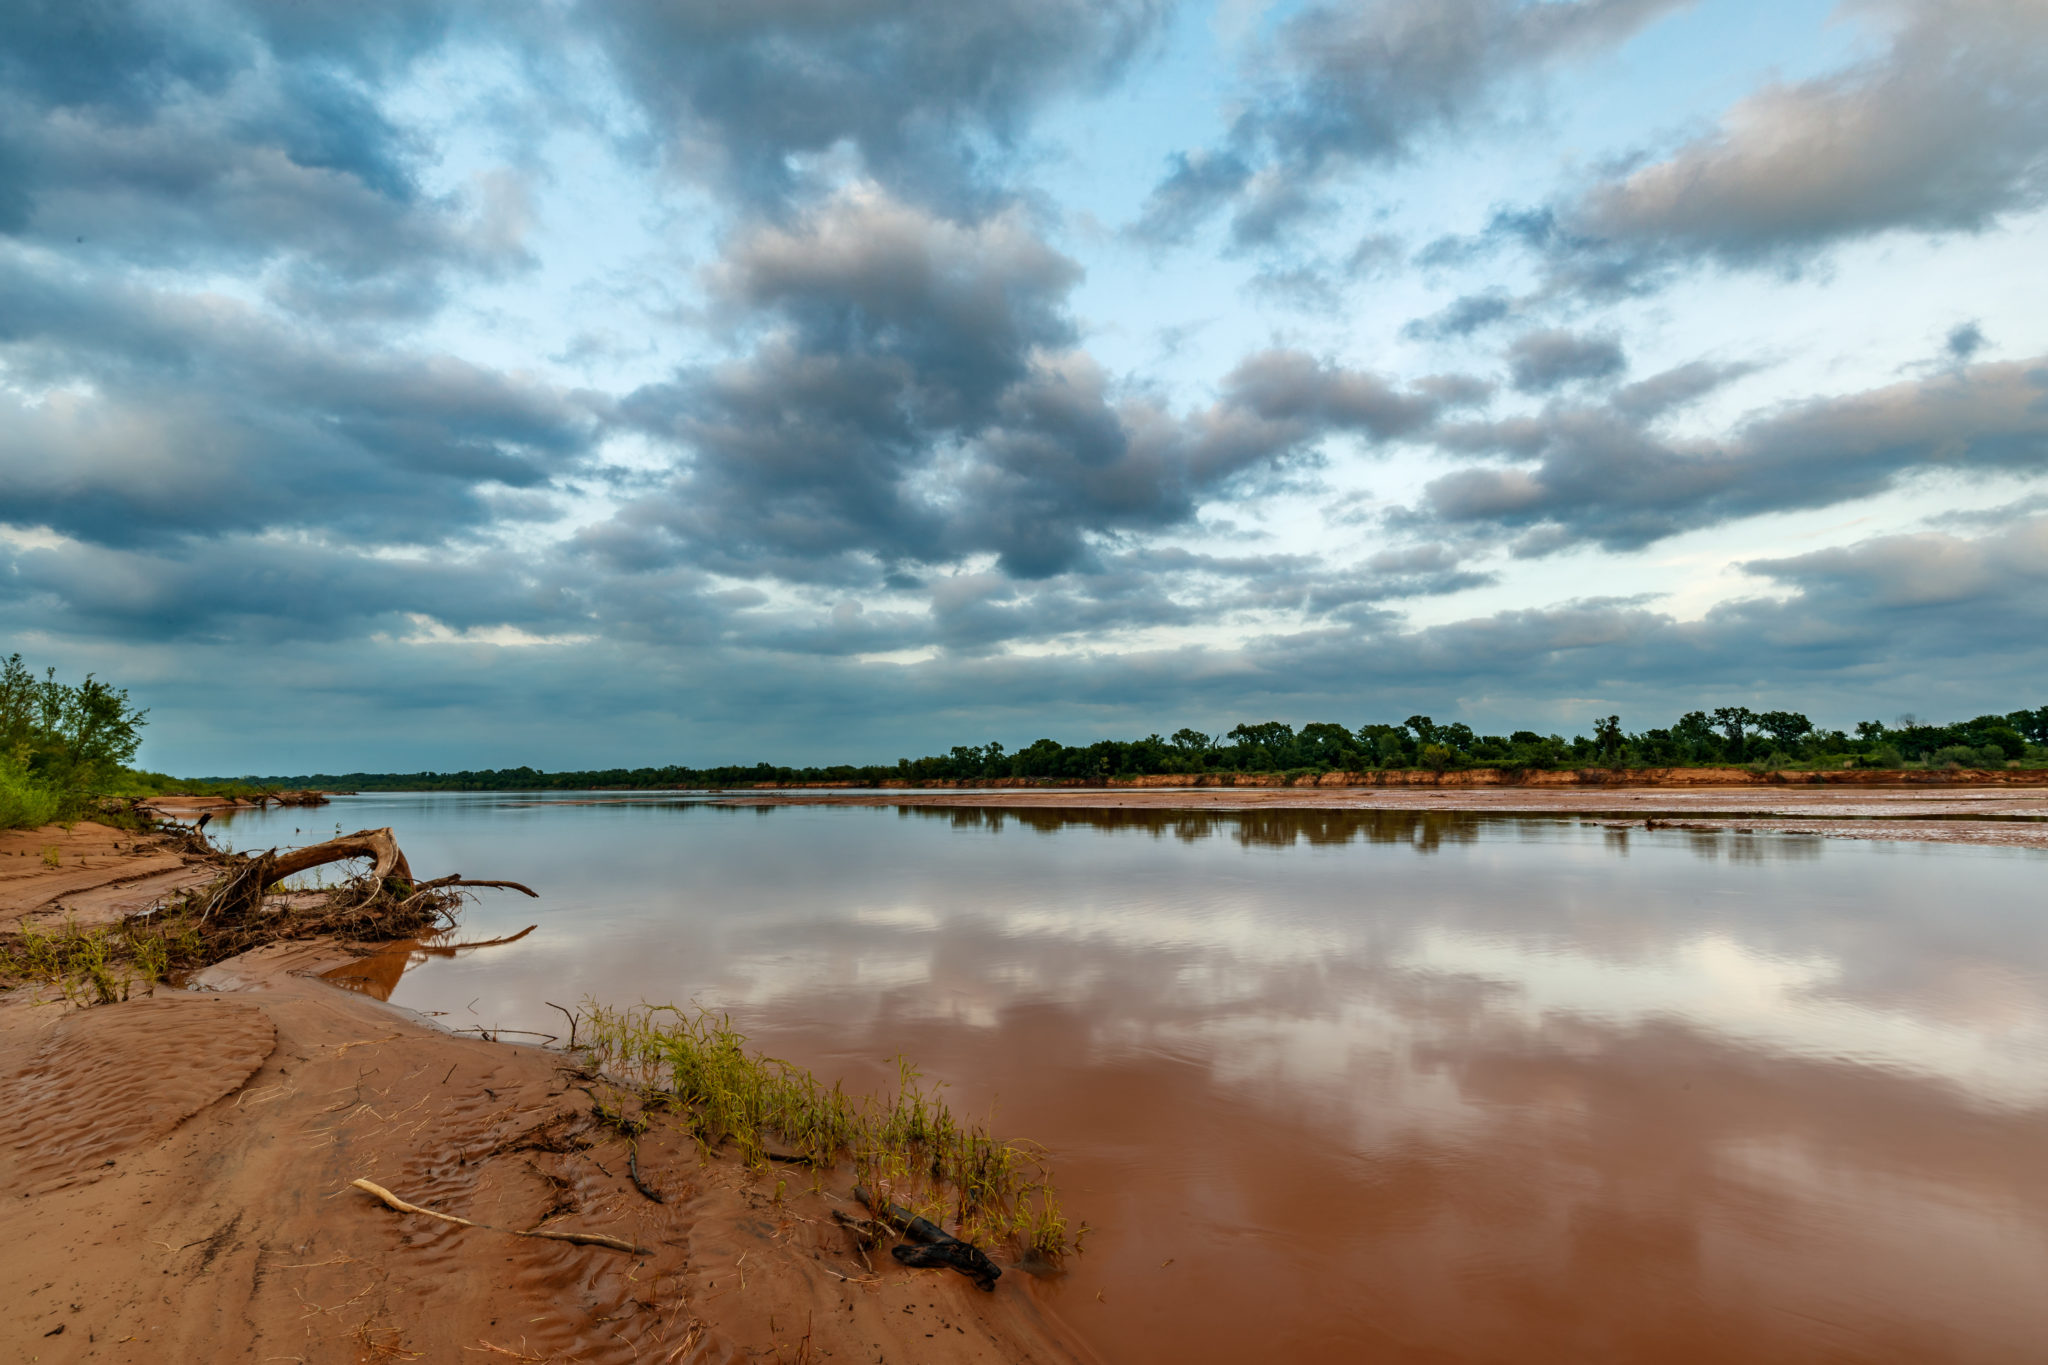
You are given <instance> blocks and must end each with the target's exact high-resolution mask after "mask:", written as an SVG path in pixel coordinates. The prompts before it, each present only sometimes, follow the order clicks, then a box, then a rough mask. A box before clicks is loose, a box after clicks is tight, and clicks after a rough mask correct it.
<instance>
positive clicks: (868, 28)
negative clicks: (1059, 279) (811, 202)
mask: <svg viewBox="0 0 2048 1365" xmlns="http://www.w3.org/2000/svg"><path fill="white" fill-rule="evenodd" d="M1167 9H1168V6H1167V5H1166V4H1165V3H1163V0H1109V2H1108V3H1087V2H1086V0H988V2H987V3H982V4H973V5H958V4H950V3H945V2H944V0H908V2H907V3H901V4H887V5H883V4H870V3H858V4H833V3H819V0H775V2H774V3H760V4H746V5H730V4H726V3H722V0H585V2H584V3H583V4H582V5H581V6H580V7H579V9H578V18H579V19H580V20H581V21H582V22H583V23H584V24H585V25H587V26H588V27H589V28H590V29H591V30H592V31H594V32H596V33H597V34H598V35H599V39H600V41H601V42H602V43H603V44H604V47H605V49H606V51H607V52H608V53H609V54H610V58H611V60H612V62H613V63H614V65H615V66H616V67H617V69H618V70H619V72H620V73H621V74H622V76H623V78H624V80H625V82H626V84H627V86H628V87H629V88H630V89H631V90H632V91H633V93H634V94H635V96H636V97H637V98H638V99H639V100H640V101H641V103H642V104H643V105H644V106H645V107H646V108H647V109H649V110H650V111H651V112H652V113H653V115H654V116H655V118H656V120H657V123H658V125H659V128H660V131H661V133H662V134H663V136H664V137H665V138H667V139H668V140H670V142H671V144H672V145H673V146H674V147H675V149H676V155H677V157H678V158H679V159H680V160H681V161H682V162H684V163H695V164H700V165H703V166H705V167H707V168H708V169H712V170H713V171H714V172H715V173H716V174H718V175H719V176H720V178H722V179H723V180H724V182H725V183H727V184H729V185H731V186H733V187H734V188H736V189H737V190H738V191H739V192H740V193H742V194H743V195H745V196H746V197H748V198H749V199H750V200H752V201H753V202H755V203H757V204H767V203H782V202H786V201H787V200H789V199H790V198H791V197H792V195H793V194H794V192H795V191H796V189H797V188H798V186H799V182H800V181H801V179H802V175H801V171H800V169H799V168H798V167H797V166H796V164H795V163H796V161H798V160H799V159H801V158H804V157H817V156H821V155H823V154H826V153H828V152H830V151H832V150H833V149H834V148H835V147H836V146H839V145H841V144H845V145H848V146H850V147H852V148H853V149H855V150H856V151H857V152H858V154H859V158H860V161H859V165H860V169H861V171H862V173H863V174H865V175H866V176H867V177H869V178H871V179H873V180H875V181H877V182H879V183H881V184H884V185H886V186H888V187H889V188H890V189H891V190H892V192H894V193H897V194H903V195H909V196H912V197H916V198H919V199H924V200H929V201H932V202H938V203H946V204H952V205H954V206H955V207H958V206H960V204H961V202H962V200H961V196H962V195H963V194H967V193H969V192H970V191H972V190H973V189H974V188H976V186H975V182H976V181H977V179H978V178H979V177H980V174H981V171H982V169H983V167H982V163H983V162H984V161H985V160H986V159H987V158H988V157H989V156H990V154H991V153H992V152H993V151H995V150H996V149H998V148H1000V147H1002V146H1005V145H1007V144H1009V143H1011V142H1013V141H1014V140H1015V138H1016V137H1017V135H1018V133H1019V130H1020V126H1021V124H1022V121H1023V119H1024V118H1025V116H1026V115H1027V114H1029V113H1030V112H1031V111H1032V110H1034V109H1035V108H1036V107H1037V106H1039V105H1040V104H1042V103H1043V102H1044V101H1045V100H1046V99H1047V98H1048V97H1050V96H1052V95H1054V94H1056V93H1059V92H1062V91H1067V90H1074V89H1089V88H1095V87H1098V86H1100V85H1101V84H1102V83H1104V82H1106V81H1107V80H1109V79H1110V78H1112V77H1113V76H1114V75H1116V74H1117V73H1118V72H1119V71H1121V70H1122V69H1123V67H1124V66H1125V65H1126V63H1128V62H1129V60H1130V59H1131V57H1132V56H1133V54H1135V53H1136V52H1138V51H1139V50H1140V49H1141V48H1142V47H1143V46H1144V44H1145V43H1146V41H1147V40H1148V39H1149V38H1150V37H1151V36H1152V35H1153V34H1154V33H1155V32H1156V31H1157V30H1158V28H1159V26H1160V24H1161V21H1162V20H1163V18H1164V17H1165V14H1166V12H1167Z"/></svg>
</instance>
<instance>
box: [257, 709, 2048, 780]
mask: <svg viewBox="0 0 2048 1365" xmlns="http://www.w3.org/2000/svg"><path fill="white" fill-rule="evenodd" d="M1591 729H1592V733H1591V734H1590V735H1586V734H1580V735H1574V736H1573V737H1572V738H1570V739H1566V738H1565V737H1563V736H1562V735H1557V734H1539V733H1537V732H1535V731H1533V730H1516V731H1514V732H1513V733H1511V734H1507V735H1482V734H1479V733H1477V732H1475V731H1474V730H1473V729H1472V727H1471V726H1469V725H1466V724H1464V723H1462V722H1451V723H1449V724H1438V723H1437V722H1436V721H1434V720H1432V719H1431V718H1430V717H1428V716H1421V715H1416V716H1410V717H1408V719H1407V720H1405V721H1402V722H1401V723H1400V724H1398V725H1393V724H1369V725H1360V726H1357V727H1355V728H1353V727H1349V726H1345V725H1340V724H1337V723H1335V722H1318V723H1314V724H1309V725H1304V726H1302V727H1301V728H1300V729H1296V728H1295V727H1294V726H1292V725H1289V724H1287V723H1285V722H1282V721H1263V722H1259V723H1257V724H1243V725H1238V726H1236V727H1235V728H1233V729H1231V730H1230V731H1228V732H1226V733H1223V734H1215V735H1212V734H1206V733H1204V732H1202V731H1199V730H1193V729H1181V730H1176V731H1175V732H1174V733H1173V734H1172V735H1170V736H1166V737H1161V736H1160V735H1157V734H1151V735H1147V736H1146V737H1144V738H1143V739H1132V740H1117V739H1105V740H1098V741H1097V742H1095V743H1093V744H1085V745H1073V744H1062V743H1060V742H1059V741H1057V740H1053V739H1041V740H1038V741H1036V742H1035V743H1032V744H1030V745H1027V746H1025V747H1024V748H1021V749H1015V750H1012V749H1008V748H1005V747H1004V746H1003V745H1002V744H1000V743H997V742H993V741H992V742H990V743H987V744H980V745H972V744H969V745H956V746H954V747H953V748H952V749H950V750H949V751H947V752H946V753H944V754H932V755H927V756H926V757H923V758H900V759H898V760H897V761H896V762H895V763H893V764H829V765H822V766H805V767H792V766H787V765H781V764H774V763H754V764H729V765H721V766H715V767H706V768H695V767H688V766H680V765H678V766H666V767H646V768H601V769H584V770H578V771H571V772H543V771H541V770H540V769H537V768H531V767H520V768H495V769H485V770H482V771H463V772H453V773H444V772H417V773H338V774H337V773H306V774H300V775H297V776H292V777H272V778H264V779H248V780H250V781H259V780H260V781H263V782H267V783H271V784H276V785H280V786H292V787H319V788H325V789H327V790H353V791H546V790H561V791H566V790H580V789H590V788H615V789H616V788H627V789H631V788H649V789H652V788H676V787H733V786H744V785H748V784H752V783H762V782H775V783H826V782H829V783H860V784H873V783H881V782H974V781H984V782H985V781H990V780H993V779H999V778H1024V779H1036V780H1042V781H1081V782H1103V781H1108V780H1109V779H1111V778H1125V777H1149V776H1156V775H1161V774H1172V773H1188V774H1195V773H1288V774H1295V775H1307V774H1315V773H1327V772H1371V771H1380V770H1386V769H1428V770H1434V771H1437V772H1445V771H1450V770H1453V769H1459V768H1501V769H1506V770H1509V771H1526V770H1529V769H1544V768H1584V767H1609V768H1655V767H1712V766H1722V765H1731V764H1732V765H1756V766H1761V767H1767V768H1800V767H1807V768H1842V767H1866V768H1905V767H1923V768H1925V767H1937V768H1939V767H1961V768H1990V767H1999V768H2002V767H2005V766H2007V765H2009V764H2013V763H2019V764H2022V765H2030V764H2048V706H2044V707H2040V708H2038V709H2036V710H2031V711H2011V712H2007V713H2005V714H2003V715H1983V716H1977V717H1975V718H1974V719H1971V720H1964V721H1956V722H1954V723H1952V724H1948V725H1932V724H1927V723H1923V722H1922V721H1920V720H1919V719H1918V718H1916V717H1913V716H1901V717H1899V718H1898V719H1897V720H1895V721H1894V722H1893V723H1892V724H1890V725H1887V724H1885V723H1884V722H1883V721H1876V720H1871V721H1862V722H1860V723H1858V724H1857V726H1856V728H1855V730H1854V732H1853V733H1851V732H1848V731H1843V730H1825V729H1822V728H1820V727H1818V726H1816V725H1815V724H1814V723H1813V722H1812V721H1811V720H1809V719H1808V718H1807V717H1806V716H1804V715H1803V714H1801V713H1799V712H1797V711H1762V712H1758V711H1752V710H1750V709H1749V708H1748V707H1744V706H1721V707H1716V708H1714V709H1713V710H1711V711H1688V712H1687V713H1685V714H1684V715H1682V716H1680V717H1679V718H1678V719H1677V720H1676V721H1674V722H1672V723H1671V724H1670V725H1668V726H1665V727H1662V728H1655V729H1647V730H1642V731H1629V730H1627V729H1625V728H1624V727H1623V725H1622V723H1621V718H1620V717H1619V716H1614V715H1609V716H1603V717H1599V718H1596V719H1595V720H1594V721H1593V723H1592V726H1591Z"/></svg>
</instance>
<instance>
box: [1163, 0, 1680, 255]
mask: <svg viewBox="0 0 2048 1365" xmlns="http://www.w3.org/2000/svg"><path fill="white" fill-rule="evenodd" d="M1688 3H1690V0H1547V2H1546V3H1542V4H1527V3H1523V2H1522V0H1368V3H1364V4H1357V5H1343V6H1337V5H1313V6H1310V7H1309V8H1308V9H1306V10H1304V11H1302V12H1301V13H1300V14H1298V15H1295V16H1294V17H1292V18H1290V19H1289V20H1288V21H1287V22H1286V23H1284V24H1283V25H1282V26H1281V28H1280V30H1279V33H1278V35H1277V37H1276V38H1275V40H1274V41H1273V43H1272V44H1271V45H1270V46H1269V47H1267V48H1266V49H1264V50H1263V51H1261V52H1260V53H1259V54H1258V56H1257V57H1256V58H1255V61H1254V71H1253V76H1252V82H1251V84H1252V93H1251V94H1250V96H1249V98H1248V100H1247V102H1246V106H1245V109H1244V111H1243V112H1242V113H1241V114H1240V115H1239V116H1238V117H1237V119H1236V120H1235V122H1234V124H1233V126H1232V128H1231V130H1230V135H1229V138H1228V140H1227V142H1226V144H1225V145H1224V146H1222V147H1218V148H1213V149H1208V150H1203V151H1191V152H1186V153H1182V154H1179V155H1177V156H1176V157H1175V158H1174V160H1173V162H1172V166H1171V169H1170V171H1169V173H1168V174H1167V176H1166V177H1165V178H1164V179H1163V180H1161V182H1160V183H1159V185H1158V186H1157V187H1156V188H1155V189H1154V190H1153V192H1152V196H1151V199H1150V200H1149V201H1148V203H1147V204H1146V207H1145V210H1144V212H1143V214H1142V216H1141V217H1140V219H1139V221H1138V223H1137V224H1136V226H1135V228H1134V231H1135V232H1136V234H1137V235H1138V236H1140V237H1141V238H1144V239H1147V240H1150V241H1155V242H1175V241H1182V240H1185V239H1186V238H1187V237H1188V236H1189V235H1190V234H1191V233H1192V232H1193V231H1194V230H1195V229H1196V228H1197V227H1198V226H1199V225H1200V224H1201V223H1202V222H1204V221H1205V220H1206V219H1208V218H1209V217H1210V216H1212V215H1213V214H1215V213H1216V212H1218V211H1219V210H1222V209H1224V208H1226V207H1229V208H1231V209H1232V220H1231V237H1232V239H1233V241H1234V242H1235V243H1236V244H1237V245H1239V246H1259V245H1263V244H1266V243H1269V242H1272V241H1274V240H1275V239H1276V238H1278V237H1279V236H1280V235H1281V233H1283V232H1284V231H1285V230H1286V229H1287V228H1289V227H1290V226H1291V225H1292V224H1294V223H1296V222H1298V221H1299V220H1301V219H1302V218H1304V217H1306V216H1308V215H1310V214H1312V213H1314V212H1316V211H1317V209H1318V208H1320V207H1323V206H1324V194H1325V191H1326V190H1327V188H1328V187H1329V185H1330V183H1331V182H1332V181H1333V180H1335V179H1336V178H1338V177H1339V176H1341V175H1344V174H1346V173H1348V172H1351V171H1354V170H1357V169H1359V168H1361V167H1368V166H1375V165H1380V166H1384V165H1389V164H1392V163H1395V162H1398V161H1400V160H1402V159H1404V158H1406V157H1408V156H1409V155H1411V154H1412V153H1413V152H1414V150H1415V148H1416V147H1417V146H1418V145H1419V144H1420V143H1421V142H1422V141H1423V139H1425V138H1427V137H1429V136H1431V135H1432V134H1436V133H1440V132H1444V131H1447V130H1451V129H1456V128H1459V127H1461V126H1463V125H1465V124H1467V123H1469V122H1471V121H1473V120H1475V119H1478V118H1481V117H1484V116H1485V115H1487V114H1488V113H1490V112H1492V111H1493V110H1494V109H1495V108H1496V107H1497V105H1498V103H1499V102H1500V100H1501V99H1502V97H1503V96H1504V94H1505V93H1506V92H1507V91H1508V90H1509V89H1510V88H1512V87H1514V86H1516V85H1518V84H1523V83H1526V82H1527V81H1529V80H1530V79H1532V78H1534V77H1537V76H1539V75H1541V74H1542V73H1543V72H1545V71H1546V70H1548V69H1549V68H1551V67H1553V66H1555V65H1557V64H1559V63H1562V62H1566V61H1570V60H1574V59H1583V58H1587V57H1591V56H1595V55H1598V54H1599V53H1601V52H1604V51H1608V50H1611V49H1612V48H1613V47H1615V46H1616V45H1618V44H1620V43H1622V42H1624V41H1626V40H1627V39H1628V38H1629V37H1631V36H1633V35H1634V34H1635V33H1637V32H1639V31H1641V29H1642V28H1643V27H1645V26H1646V25H1648V24H1649V23H1651V22H1653V21H1654V20H1656V19H1658V18H1660V17H1662V16H1663V15H1666V14H1669V13H1671V12H1672V11H1674V10H1677V9H1680V8H1683V7H1684V6H1685V5H1686V4H1688Z"/></svg>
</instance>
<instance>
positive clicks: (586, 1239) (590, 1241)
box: [349, 1180, 654, 1256]
mask: <svg viewBox="0 0 2048 1365" xmlns="http://www.w3.org/2000/svg"><path fill="white" fill-rule="evenodd" d="M349 1184H350V1185H352V1186H354V1187H355V1188H356V1189H359V1190H361V1191H362V1192H363V1193H365V1194H367V1195H370V1196H371V1197H372V1198H374V1199H376V1200H378V1201H379V1202H381V1203H383V1204H384V1205H386V1206H387V1207H389V1208H392V1209H395V1210H397V1211H398V1212H399V1213H417V1214H420V1215H422V1216H423V1217H427V1218H438V1219H440V1220H441V1221H442V1222H444V1223H453V1224H455V1225H456V1226H457V1227H465V1228H483V1229H485V1230H486V1231H489V1232H505V1233H510V1234H511V1235H512V1236H514V1237H540V1238H544V1239H545V1240H547V1241H550V1242H574V1243H575V1244H576V1245H577V1246H583V1247H604V1248H606V1249H608V1250H611V1251H623V1252H626V1253H627V1254H628V1255H632V1256H652V1255H653V1254H654V1253H653V1252H652V1251H650V1250H648V1249H647V1248H646V1247H641V1246H634V1245H633V1244H632V1243H631V1242H628V1241H625V1240H623V1239H622V1238H618V1237H607V1236H605V1235H604V1234H603V1233H601V1232H556V1231H554V1230H553V1229H551V1228H531V1229H528V1230H526V1231H523V1232H522V1231H521V1230H520V1229H518V1228H501V1227H496V1226H493V1225H492V1224H490V1223H476V1222H471V1221H470V1220H469V1219H467V1218H457V1217H456V1216H455V1215H454V1214H452V1213H441V1212H439V1211H438V1210H435V1209H428V1208H422V1207H420V1206H419V1205H418V1204H409V1203H407V1202H406V1201H405V1200H403V1199H400V1198H399V1197H398V1196H397V1195H395V1194H393V1193H392V1192H391V1191H389V1190H387V1189H385V1188H384V1187H383V1186H382V1185H379V1184H377V1183H376V1182H375V1181H371V1180H351V1181H350V1182H349Z"/></svg>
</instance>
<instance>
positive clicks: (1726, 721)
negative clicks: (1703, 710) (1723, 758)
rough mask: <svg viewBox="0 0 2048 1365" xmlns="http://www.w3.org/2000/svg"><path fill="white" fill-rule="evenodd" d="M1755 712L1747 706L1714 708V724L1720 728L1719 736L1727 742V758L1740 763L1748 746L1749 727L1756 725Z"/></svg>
mask: <svg viewBox="0 0 2048 1365" xmlns="http://www.w3.org/2000/svg"><path fill="white" fill-rule="evenodd" d="M1757 720H1758V717H1757V714H1756V712H1754V711H1752V710H1750V709H1749V708H1748V707H1747V706H1717V707H1715V708H1714V724H1716V725H1718V726H1720V727H1721V735H1722V737H1723V738H1724V739H1726V740H1727V741H1728V757H1729V758H1731V759H1734V760H1735V761H1736V762H1738V763H1740V762H1741V761H1742V759H1743V757H1744V754H1745V752H1746V750H1747V745H1748V734H1747V731H1748V729H1749V727H1751V726H1753V725H1755V724H1756V723H1757Z"/></svg>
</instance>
